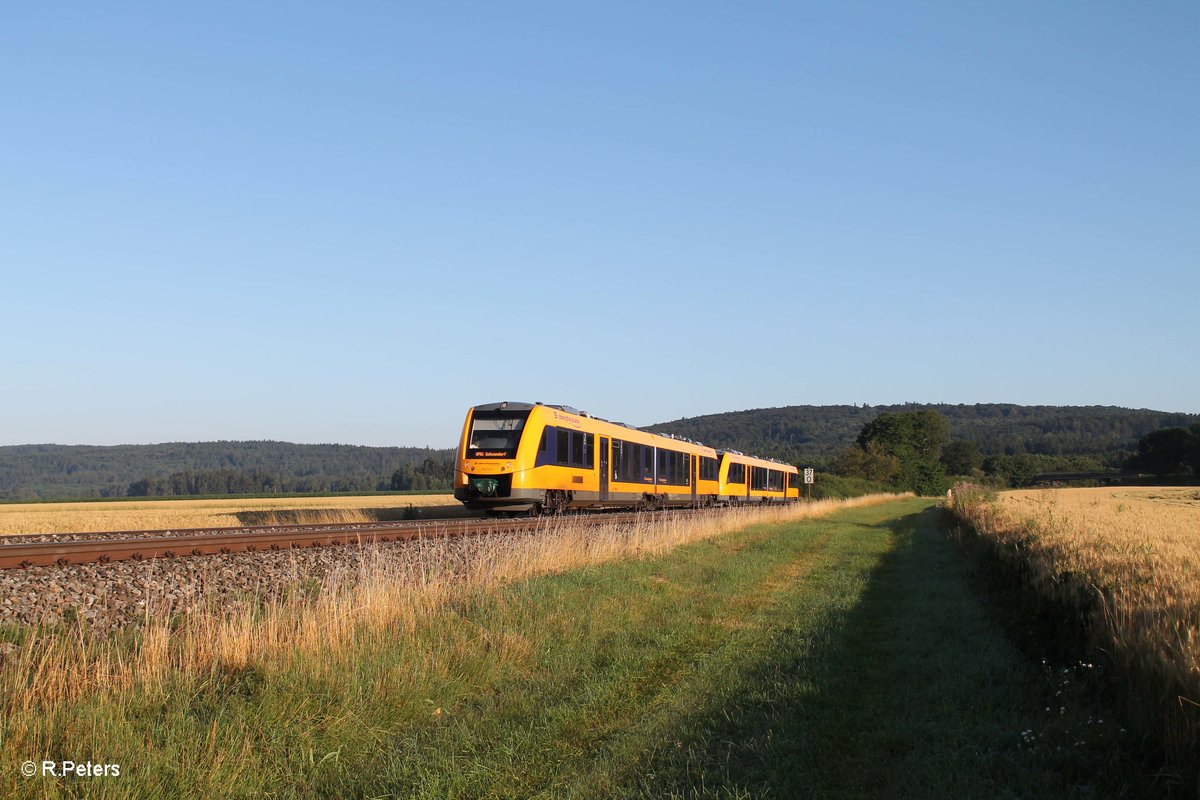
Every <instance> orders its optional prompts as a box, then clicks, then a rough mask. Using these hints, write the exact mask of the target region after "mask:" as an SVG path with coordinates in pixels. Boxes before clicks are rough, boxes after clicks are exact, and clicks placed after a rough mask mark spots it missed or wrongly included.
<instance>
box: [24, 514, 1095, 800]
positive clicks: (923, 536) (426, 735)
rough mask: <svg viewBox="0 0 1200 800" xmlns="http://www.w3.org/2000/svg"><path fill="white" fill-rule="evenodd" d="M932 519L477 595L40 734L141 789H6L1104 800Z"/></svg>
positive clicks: (839, 520) (901, 518)
mask: <svg viewBox="0 0 1200 800" xmlns="http://www.w3.org/2000/svg"><path fill="white" fill-rule="evenodd" d="M931 509H932V507H931V504H930V503H929V502H928V501H922V500H908V501H901V502H894V503H888V504H886V505H881V506H874V507H869V508H861V509H855V510H852V511H847V512H841V513H839V514H837V515H835V516H833V517H830V518H826V519H820V520H812V521H806V522H798V523H787V524H781V525H771V526H756V527H753V528H750V529H747V530H745V531H741V532H738V533H734V534H729V535H724V536H720V537H716V538H713V539H711V540H707V541H702V542H699V543H695V544H692V545H688V546H686V547H681V548H679V549H677V550H676V551H674V552H672V553H670V554H669V555H667V556H665V557H660V558H654V559H634V560H626V561H621V562H617V563H610V564H606V565H603V566H599V567H590V568H585V569H580V570H577V571H573V572H570V573H566V574H560V575H554V576H548V577H543V578H538V579H533V580H527V581H522V582H519V583H516V584H511V585H508V586H505V587H503V588H501V589H498V590H493V591H489V592H482V591H481V592H478V593H476V594H474V595H470V596H465V597H463V598H460V599H458V600H456V601H455V602H453V603H451V604H449V605H448V606H446V607H445V608H443V609H442V610H441V611H439V612H437V613H435V614H432V615H430V616H429V617H428V618H426V619H424V620H423V621H422V622H421V623H420V624H419V625H418V626H417V628H416V629H415V630H414V631H411V632H405V633H401V632H397V634H396V635H395V636H394V637H390V638H382V639H381V638H379V637H369V638H365V639H364V640H363V641H361V642H357V643H356V644H355V645H354V646H352V647H350V648H348V649H347V650H345V651H343V652H338V653H330V654H328V657H326V658H313V659H306V660H303V661H300V662H297V663H295V665H294V666H292V667H289V668H288V669H286V670H282V671H277V672H271V671H267V670H262V669H259V668H255V667H247V668H245V669H241V670H231V671H229V672H228V673H226V674H223V675H221V676H220V678H219V679H217V680H214V681H213V682H211V683H210V684H209V685H205V686H203V687H200V688H199V689H193V690H192V691H189V692H186V693H185V692H181V691H178V687H172V686H169V685H168V686H164V687H163V688H162V690H161V691H160V692H158V693H155V694H141V695H138V696H134V697H124V698H121V699H120V700H119V701H117V700H113V699H111V698H104V697H97V698H92V699H89V700H85V701H83V702H80V703H77V704H76V705H75V706H74V707H72V708H70V709H66V710H64V711H62V712H61V713H59V714H58V715H57V716H56V718H55V719H52V720H47V721H44V724H45V725H46V726H47V727H48V728H49V729H51V730H54V731H57V735H56V736H55V737H54V739H53V740H52V741H51V742H50V744H49V745H48V747H49V748H50V749H52V750H54V752H48V753H44V754H42V753H38V754H27V755H24V757H28V758H31V759H34V760H41V758H43V757H45V758H75V759H76V760H82V759H83V758H85V757H87V758H92V759H93V760H96V759H102V760H105V761H117V762H119V763H121V764H122V766H123V771H122V777H121V778H119V779H97V780H92V781H91V782H90V783H87V784H86V785H85V784H82V783H80V782H79V781H78V780H68V781H60V782H53V781H51V780H49V779H42V778H36V779H30V780H25V779H22V778H20V777H15V778H13V779H12V780H11V782H10V781H9V778H8V776H4V779H3V780H4V783H8V784H9V785H8V786H7V787H5V786H4V785H3V783H0V790H2V789H6V788H7V789H11V790H12V792H13V793H21V794H24V795H26V796H42V795H43V793H45V794H47V795H50V796H53V795H55V794H56V793H62V794H70V795H74V794H91V793H95V794H102V795H103V796H106V797H122V796H137V797H141V796H204V797H243V796H259V795H264V794H266V795H270V796H275V797H303V798H310V797H311V798H316V797H429V798H434V797H436V798H444V797H580V798H591V797H596V798H600V797H659V796H680V797H683V796H711V797H763V796H777V797H805V796H813V797H825V796H867V797H869V796H881V797H882V796H886V797H894V796H912V797H915V796H955V797H1005V796H1012V797H1063V796H1071V795H1072V794H1075V795H1079V794H1083V795H1095V794H1101V795H1102V794H1103V787H1100V786H1098V784H1096V783H1094V782H1090V781H1091V778H1089V777H1087V776H1081V775H1080V774H1079V773H1078V771H1073V768H1072V767H1071V762H1070V757H1069V756H1065V757H1064V759H1065V760H1064V761H1060V762H1057V763H1055V762H1050V761H1047V760H1046V759H1045V758H1044V757H1043V756H1044V753H1043V752H1042V751H1039V750H1037V749H1036V748H1032V747H1030V746H1028V745H1027V744H1026V743H1025V742H1024V740H1023V739H1022V735H1021V734H1022V732H1023V731H1026V730H1027V729H1028V728H1029V727H1030V726H1031V724H1032V722H1031V720H1032V719H1035V718H1038V716H1039V715H1040V714H1041V713H1042V711H1041V704H1042V702H1043V700H1044V698H1043V697H1042V692H1043V690H1044V687H1043V686H1042V683H1043V682H1041V681H1039V680H1038V676H1037V674H1036V671H1035V670H1033V669H1032V668H1031V667H1030V666H1029V665H1028V664H1027V663H1025V662H1024V661H1023V660H1022V659H1021V657H1020V656H1019V655H1018V654H1017V653H1015V651H1013V650H1012V649H1011V648H1009V647H1008V646H1007V645H1006V644H1005V642H1004V640H1003V639H1002V637H1001V636H1000V635H999V634H998V633H997V631H996V629H995V628H993V627H992V626H991V625H990V624H989V622H988V621H987V618H986V615H985V614H984V613H983V611H982V609H981V608H980V607H979V604H978V602H977V601H976V599H975V597H974V595H972V594H971V591H970V589H969V588H968V586H967V584H966V582H965V581H964V580H963V575H962V571H961V568H960V565H959V564H958V562H957V560H956V557H955V555H954V552H953V550H952V547H951V545H950V544H949V543H948V541H947V540H946V539H945V537H944V536H942V534H941V533H940V532H939V531H938V530H937V526H936V516H935V514H934V512H933V511H932V510H931ZM8 755H9V756H10V757H15V756H17V755H18V754H14V753H8ZM17 763H19V761H18V762H17ZM12 774H13V773H10V775H12ZM1081 787H1082V788H1081Z"/></svg>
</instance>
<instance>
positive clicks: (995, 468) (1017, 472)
mask: <svg viewBox="0 0 1200 800" xmlns="http://www.w3.org/2000/svg"><path fill="white" fill-rule="evenodd" d="M983 472H984V474H985V475H987V476H988V477H989V478H991V479H992V480H993V481H994V482H996V483H1000V484H1003V485H1004V486H1012V487H1014V488H1020V487H1022V486H1032V485H1033V482H1034V481H1035V480H1037V475H1038V460H1037V459H1036V458H1034V457H1033V456H1028V455H1024V454H1022V455H1019V456H988V457H987V458H985V459H984V460H983Z"/></svg>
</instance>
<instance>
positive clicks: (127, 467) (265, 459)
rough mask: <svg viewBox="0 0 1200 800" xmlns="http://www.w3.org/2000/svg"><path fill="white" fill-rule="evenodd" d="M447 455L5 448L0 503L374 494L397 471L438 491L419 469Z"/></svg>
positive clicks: (202, 445) (319, 448) (349, 449)
mask: <svg viewBox="0 0 1200 800" xmlns="http://www.w3.org/2000/svg"><path fill="white" fill-rule="evenodd" d="M453 453H454V451H453V449H451V448H446V449H440V450H439V449H432V448H428V447H361V446H356V445H337V444H316V445H308V444H292V443H289V442H198V443H189V442H175V443H168V444H156V445H117V446H110V447H99V446H90V445H19V446H6V447H0V500H40V499H75V498H104V497H126V496H129V495H131V494H132V495H133V496H137V497H147V496H176V495H195V494H245V493H252V494H269V493H274V492H297V493H312V492H358V491H376V490H381V489H382V490H387V489H391V488H393V477H394V476H396V473H397V472H399V473H401V474H400V476H399V478H398V479H397V480H398V481H399V483H401V484H404V485H403V486H402V487H401V488H418V489H420V488H444V486H443V484H444V480H443V479H442V478H438V477H437V476H438V475H444V471H445V470H444V468H443V469H442V470H441V472H438V470H430V469H428V468H426V467H425V466H423V465H424V462H426V461H427V460H432V461H434V462H438V463H441V464H448V463H450V461H451V459H452V457H453ZM406 468H412V469H411V471H407V470H406ZM439 480H443V482H442V483H438V482H437V481H439ZM410 484H411V485H410ZM445 485H448V484H445Z"/></svg>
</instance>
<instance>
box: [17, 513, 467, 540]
mask: <svg viewBox="0 0 1200 800" xmlns="http://www.w3.org/2000/svg"><path fill="white" fill-rule="evenodd" d="M477 521H478V520H477V519H475V518H471V519H440V520H428V521H423V522H416V521H413V520H404V521H402V522H342V523H321V524H313V525H270V526H258V527H252V528H180V529H179V530H163V531H105V532H100V531H96V532H88V533H24V534H9V535H7V536H0V546H3V545H6V544H33V543H35V542H82V541H103V540H105V539H158V538H162V537H177V536H220V535H233V534H238V533H252V532H253V533H283V532H285V531H286V532H295V531H346V530H358V529H370V530H376V529H380V528H411V527H413V526H415V525H422V526H424V527H425V528H427V529H429V530H434V529H437V528H453V527H461V526H462V525H464V524H466V523H468V522H477Z"/></svg>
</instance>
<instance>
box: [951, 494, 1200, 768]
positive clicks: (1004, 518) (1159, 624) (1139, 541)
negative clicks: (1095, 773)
mask: <svg viewBox="0 0 1200 800" xmlns="http://www.w3.org/2000/svg"><path fill="white" fill-rule="evenodd" d="M955 506H956V507H955V510H956V511H957V512H958V514H959V515H960V516H961V517H963V518H965V519H966V520H967V521H968V522H970V523H971V525H972V526H973V527H974V528H975V530H976V531H977V532H978V533H980V534H981V535H983V536H984V537H985V538H987V539H989V540H991V541H992V542H993V543H994V544H995V545H996V546H997V549H998V551H999V552H1000V553H1001V554H1002V556H1005V557H1007V558H1008V559H1010V560H1012V561H1014V562H1019V563H1018V566H1019V568H1020V569H1021V571H1022V572H1023V574H1025V575H1026V576H1027V577H1028V580H1029V583H1030V584H1031V586H1032V587H1033V588H1034V589H1035V590H1036V591H1038V592H1039V593H1040V594H1042V595H1044V596H1045V597H1046V598H1048V599H1049V600H1050V601H1052V602H1053V603H1055V604H1057V605H1058V606H1060V607H1066V608H1067V609H1068V610H1069V611H1071V612H1072V613H1075V614H1078V615H1080V617H1081V618H1082V619H1083V621H1084V624H1085V625H1086V626H1087V627H1089V628H1090V633H1091V636H1092V638H1093V640H1094V644H1095V645H1096V646H1097V647H1098V648H1100V649H1101V650H1102V651H1105V652H1108V653H1110V654H1111V656H1112V661H1113V667H1114V670H1115V671H1116V674H1117V676H1118V681H1119V683H1120V684H1121V685H1122V691H1123V692H1124V693H1125V705H1126V706H1127V709H1128V711H1129V712H1130V714H1131V715H1132V716H1133V717H1134V718H1135V719H1136V720H1140V722H1141V723H1142V725H1143V726H1144V727H1145V728H1147V729H1148V730H1147V732H1148V733H1150V734H1151V735H1153V736H1155V737H1156V738H1159V739H1160V740H1161V741H1162V742H1163V743H1164V747H1165V748H1166V750H1167V751H1168V753H1169V755H1170V757H1171V759H1172V760H1173V761H1174V762H1176V763H1179V764H1181V765H1183V766H1185V767H1191V768H1195V767H1196V766H1198V765H1200V764H1198V759H1197V754H1198V753H1200V714H1198V713H1197V711H1200V490H1197V489H1196V488H1184V489H1181V488H1119V489H1108V488H1103V489H1052V490H1041V491H1017V492H1005V493H1003V494H1002V495H1000V496H999V498H998V499H997V500H994V501H988V500H987V499H986V498H984V497H983V496H982V495H980V494H979V493H978V492H973V491H971V490H969V489H959V488H958V487H956V504H955Z"/></svg>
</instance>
